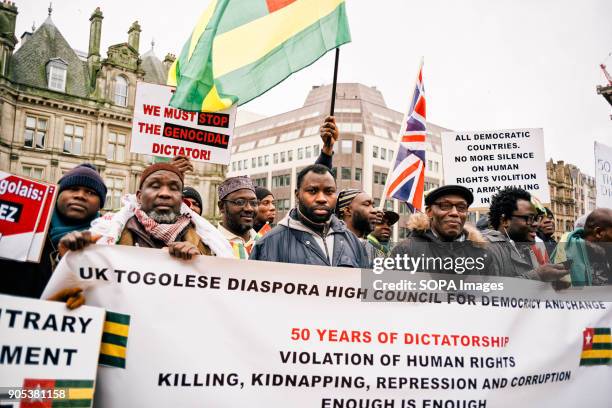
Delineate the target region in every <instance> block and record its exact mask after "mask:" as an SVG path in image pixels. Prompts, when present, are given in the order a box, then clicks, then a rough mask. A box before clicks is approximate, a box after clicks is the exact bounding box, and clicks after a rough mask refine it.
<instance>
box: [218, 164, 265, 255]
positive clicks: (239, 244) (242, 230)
mask: <svg viewBox="0 0 612 408" xmlns="http://www.w3.org/2000/svg"><path fill="white" fill-rule="evenodd" d="M218 193H219V202H218V206H219V211H220V212H221V222H220V223H219V226H218V227H217V228H218V229H219V231H221V234H223V236H224V237H225V238H226V239H227V240H228V241H229V243H230V245H232V249H233V250H234V256H235V257H236V258H238V259H247V258H248V256H249V254H248V248H250V246H246V243H247V242H249V241H250V240H252V239H254V238H255V235H257V233H256V232H255V230H254V229H253V223H254V221H255V214H256V213H257V206H258V205H259V201H258V200H257V195H256V194H255V186H254V184H253V181H252V180H251V178H250V177H247V176H238V177H230V178H228V179H226V180H225V181H223V183H221V184H220V185H219V188H218Z"/></svg>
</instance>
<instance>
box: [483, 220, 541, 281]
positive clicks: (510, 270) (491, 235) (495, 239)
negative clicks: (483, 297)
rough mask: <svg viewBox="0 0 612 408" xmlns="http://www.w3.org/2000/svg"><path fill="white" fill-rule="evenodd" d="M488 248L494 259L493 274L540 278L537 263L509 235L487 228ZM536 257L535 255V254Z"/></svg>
mask: <svg viewBox="0 0 612 408" xmlns="http://www.w3.org/2000/svg"><path fill="white" fill-rule="evenodd" d="M483 236H484V237H485V239H486V240H487V241H489V245H488V249H489V252H490V253H491V255H492V259H493V265H492V268H493V274H494V275H499V276H508V277H511V278H526V279H539V277H538V274H537V273H536V272H535V268H536V266H537V265H536V264H535V263H533V262H532V261H531V259H528V258H527V257H526V256H525V255H524V254H522V253H521V251H520V250H519V249H518V248H517V247H516V246H515V244H514V243H513V242H512V241H510V239H508V237H507V236H506V235H505V234H503V233H501V232H499V231H496V230H491V229H489V230H485V231H483ZM534 257H535V255H534Z"/></svg>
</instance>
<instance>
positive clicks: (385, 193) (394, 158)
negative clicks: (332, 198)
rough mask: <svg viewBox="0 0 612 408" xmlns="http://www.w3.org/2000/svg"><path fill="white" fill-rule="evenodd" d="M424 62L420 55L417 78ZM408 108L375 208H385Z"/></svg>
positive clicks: (411, 97)
mask: <svg viewBox="0 0 612 408" xmlns="http://www.w3.org/2000/svg"><path fill="white" fill-rule="evenodd" d="M424 62H425V58H424V57H421V63H420V64H419V69H418V70H417V79H418V76H419V72H421V70H422V69H423V64H424ZM414 92H415V91H414V90H413V91H412V95H411V96H410V99H409V101H411V102H410V103H412V100H413V99H414ZM409 110H410V106H408V108H407V109H406V113H404V119H403V120H402V124H401V125H400V128H399V131H398V133H397V138H396V141H397V142H398V143H397V148H396V149H395V152H393V160H391V165H390V167H389V170H388V172H387V180H386V181H385V188H384V189H383V194H382V196H381V197H380V204H379V205H378V208H377V210H384V209H385V201H387V198H386V197H387V193H388V189H389V180H390V179H391V177H390V176H391V173H392V172H393V167H395V161H396V160H397V155H398V154H399V150H400V149H399V147H400V146H401V145H400V141H401V137H402V131H403V128H404V126H405V125H406V121H407V120H408V111H409ZM424 167H425V163H423V171H425V169H424Z"/></svg>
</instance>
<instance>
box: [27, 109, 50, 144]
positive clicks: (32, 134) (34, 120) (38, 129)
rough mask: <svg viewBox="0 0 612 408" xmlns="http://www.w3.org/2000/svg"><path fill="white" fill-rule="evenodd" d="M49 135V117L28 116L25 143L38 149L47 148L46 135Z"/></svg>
mask: <svg viewBox="0 0 612 408" xmlns="http://www.w3.org/2000/svg"><path fill="white" fill-rule="evenodd" d="M46 135H47V119H43V118H38V117H35V116H26V124H25V133H24V139H25V140H24V145H25V146H26V147H34V148H36V149H44V148H45V136H46Z"/></svg>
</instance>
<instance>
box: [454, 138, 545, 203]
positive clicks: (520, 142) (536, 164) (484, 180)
mask: <svg viewBox="0 0 612 408" xmlns="http://www.w3.org/2000/svg"><path fill="white" fill-rule="evenodd" d="M442 157H443V160H444V183H445V184H459V185H462V186H465V187H467V188H469V189H470V190H471V191H472V193H473V194H474V204H473V205H472V207H473V208H488V207H489V205H490V204H491V196H493V195H494V194H495V193H496V192H497V191H499V190H500V189H503V188H505V187H519V188H522V189H524V190H527V191H529V192H530V193H531V194H533V195H534V196H535V197H536V198H538V199H539V200H540V202H542V203H549V202H550V192H549V189H548V177H547V174H546V158H545V156H544V134H543V132H542V129H509V130H484V131H464V132H443V133H442Z"/></svg>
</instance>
